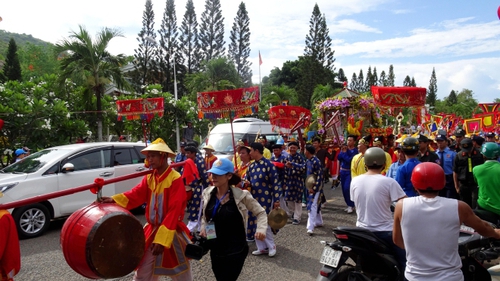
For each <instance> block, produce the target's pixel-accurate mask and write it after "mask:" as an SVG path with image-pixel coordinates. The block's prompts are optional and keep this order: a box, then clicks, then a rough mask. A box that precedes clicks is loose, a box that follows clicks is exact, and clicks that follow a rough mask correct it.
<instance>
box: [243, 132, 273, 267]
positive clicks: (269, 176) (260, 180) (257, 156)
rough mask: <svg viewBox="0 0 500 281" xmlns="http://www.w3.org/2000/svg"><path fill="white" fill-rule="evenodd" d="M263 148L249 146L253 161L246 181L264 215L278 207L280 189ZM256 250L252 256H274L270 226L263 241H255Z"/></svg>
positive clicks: (256, 144)
mask: <svg viewBox="0 0 500 281" xmlns="http://www.w3.org/2000/svg"><path fill="white" fill-rule="evenodd" d="M263 152H264V147H263V145H262V144H260V143H257V142H254V143H252V144H251V145H250V156H251V157H252V159H253V160H254V162H253V163H252V164H250V167H248V170H247V175H246V181H248V182H249V184H250V186H251V187H252V192H251V193H252V196H253V198H255V200H257V201H258V202H259V204H260V205H261V206H262V208H264V210H265V211H266V214H269V212H271V210H272V209H274V208H278V207H279V206H280V201H279V200H280V194H281V188H280V186H279V184H278V172H277V171H276V167H274V165H273V163H271V161H269V159H266V158H265V157H264V156H263V155H262V153H263ZM255 243H256V244H257V250H255V251H253V252H252V255H254V256H259V255H263V254H268V255H269V256H270V257H274V256H275V255H276V245H275V244H274V237H273V232H272V230H271V227H270V226H267V231H266V238H265V240H264V241H259V240H257V241H255Z"/></svg>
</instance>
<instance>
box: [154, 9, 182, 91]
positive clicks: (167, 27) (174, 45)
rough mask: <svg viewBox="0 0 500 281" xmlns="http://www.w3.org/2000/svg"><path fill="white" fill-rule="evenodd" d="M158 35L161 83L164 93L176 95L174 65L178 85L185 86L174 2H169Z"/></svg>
mask: <svg viewBox="0 0 500 281" xmlns="http://www.w3.org/2000/svg"><path fill="white" fill-rule="evenodd" d="M158 33H159V34H160V44H159V48H158V49H157V60H158V62H159V68H160V70H161V73H160V77H159V80H160V81H161V85H162V88H163V91H168V92H170V93H174V65H173V64H174V63H175V70H176V79H177V84H178V85H182V84H183V83H182V81H183V76H184V75H183V69H184V67H183V65H182V62H183V57H182V53H181V51H180V48H179V41H178V31H177V16H176V15H175V3H174V0H167V3H166V7H165V12H164V14H163V19H162V21H161V27H160V30H158ZM181 91H182V90H181Z"/></svg>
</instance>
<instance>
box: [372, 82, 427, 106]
mask: <svg viewBox="0 0 500 281" xmlns="http://www.w3.org/2000/svg"><path fill="white" fill-rule="evenodd" d="M371 91H372V94H373V99H374V100H375V103H377V104H378V105H381V106H389V107H408V106H424V105H425V95H426V94H427V89H426V88H419V87H378V86H372V87H371Z"/></svg>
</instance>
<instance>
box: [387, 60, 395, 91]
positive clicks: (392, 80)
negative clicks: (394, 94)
mask: <svg viewBox="0 0 500 281" xmlns="http://www.w3.org/2000/svg"><path fill="white" fill-rule="evenodd" d="M395 81H396V75H394V67H393V66H392V64H391V65H390V66H389V74H388V75H387V85H386V86H390V87H394V83H395Z"/></svg>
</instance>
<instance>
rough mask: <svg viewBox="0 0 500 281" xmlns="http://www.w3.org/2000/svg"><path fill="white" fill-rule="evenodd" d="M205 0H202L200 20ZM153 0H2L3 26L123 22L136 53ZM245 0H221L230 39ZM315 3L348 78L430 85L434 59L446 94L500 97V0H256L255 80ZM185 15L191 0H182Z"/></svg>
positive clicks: (276, 61)
mask: <svg viewBox="0 0 500 281" xmlns="http://www.w3.org/2000/svg"><path fill="white" fill-rule="evenodd" d="M204 2H205V1H204V0H194V5H195V11H196V13H197V16H198V22H200V19H199V18H200V17H201V13H202V12H203V10H204ZM144 3H145V1H140V0H128V1H123V0H121V1H118V0H104V1H103V0H101V1H97V0H87V1H85V2H81V3H79V4H78V5H74V4H68V1H63V0H50V1H38V0H17V1H2V3H0V16H1V17H2V19H3V20H2V22H0V29H3V30H6V31H10V32H17V33H26V34H31V35H33V36H34V37H37V38H40V39H42V40H46V41H49V42H53V43H55V42H57V41H59V40H61V39H62V38H64V37H66V36H68V34H69V31H70V30H77V28H78V25H79V24H81V25H84V26H85V27H86V28H87V29H88V30H89V31H90V32H91V34H95V33H96V32H97V31H98V30H99V29H101V28H102V27H112V28H118V29H120V30H121V31H122V32H123V33H124V35H125V38H119V39H116V40H114V41H112V43H111V45H110V51H111V52H112V53H115V54H118V53H124V54H127V55H133V54H134V49H135V48H137V43H136V42H137V40H136V37H137V34H138V33H139V31H140V29H141V27H142V13H143V11H144ZM165 3H166V1H165V0H162V1H159V0H153V6H154V10H155V19H156V24H155V29H156V30H157V29H158V28H159V26H160V23H161V18H162V16H163V12H164V9H165ZM239 3H240V1H234V0H221V6H222V12H223V16H224V18H225V33H226V42H228V41H229V39H228V38H229V32H230V30H231V27H232V25H233V22H234V17H235V16H236V12H237V10H238V5H239ZM315 3H317V4H318V5H319V8H320V10H321V12H322V13H323V14H325V16H326V18H327V25H328V27H329V29H330V36H331V38H332V40H333V49H334V50H335V58H336V62H335V66H336V68H337V70H338V69H339V68H342V69H343V70H344V72H345V74H346V76H347V77H348V78H349V79H350V78H351V77H352V74H353V73H356V74H358V73H359V71H360V69H363V73H364V75H365V76H366V72H367V70H368V67H369V66H371V67H372V69H373V68H374V67H376V68H377V73H378V74H380V72H381V71H382V70H385V71H386V72H387V71H388V69H389V65H391V64H392V65H393V66H394V71H395V74H396V85H399V86H401V85H402V83H403V80H404V78H405V77H406V75H409V76H410V77H414V78H415V81H416V83H417V85H418V86H420V87H426V88H427V87H428V86H429V80H430V76H431V73H432V69H433V68H435V70H436V76H437V81H438V92H437V94H438V98H440V99H442V98H444V97H446V96H448V94H449V93H450V91H451V90H455V91H461V90H462V89H464V88H465V89H470V90H472V91H473V92H474V95H475V98H476V99H477V100H478V101H480V102H491V101H493V99H494V98H500V74H499V71H498V68H499V66H500V20H499V18H498V16H497V8H498V6H499V5H500V1H493V0H483V1H462V0H455V1H451V0H447V1H444V0H442V1H435V0H434V1H428V0H420V1H414V0H407V1H403V0H372V1H368V0H350V1H338V0H318V1H304V0H266V1H263V0H251V1H246V2H245V4H246V6H247V10H248V13H249V17H250V32H251V49H252V52H251V57H250V60H251V61H252V63H253V65H252V71H253V74H254V76H253V81H254V82H257V81H258V80H259V65H258V51H259V50H260V52H261V55H262V60H263V64H262V66H261V68H260V70H261V76H262V77H264V76H266V75H268V74H269V72H270V70H271V69H273V68H274V67H281V66H282V65H283V62H285V61H287V60H295V59H297V57H298V56H300V55H302V54H303V51H304V46H305V43H304V41H305V36H306V34H307V33H308V31H309V19H310V17H311V14H312V10H313V7H314V4H315ZM175 4H176V11H177V19H178V21H179V25H180V22H181V21H182V17H183V15H184V12H185V4H186V0H177V1H175Z"/></svg>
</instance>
